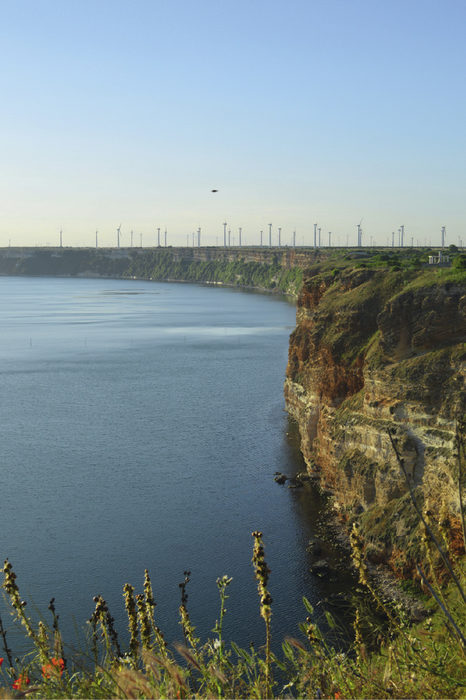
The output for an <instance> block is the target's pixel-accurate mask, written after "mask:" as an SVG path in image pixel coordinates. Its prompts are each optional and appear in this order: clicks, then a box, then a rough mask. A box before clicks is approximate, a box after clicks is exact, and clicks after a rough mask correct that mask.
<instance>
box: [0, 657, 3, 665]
mask: <svg viewBox="0 0 466 700" xmlns="http://www.w3.org/2000/svg"><path fill="white" fill-rule="evenodd" d="M2 663H3V656H0V666H1V665H2Z"/></svg>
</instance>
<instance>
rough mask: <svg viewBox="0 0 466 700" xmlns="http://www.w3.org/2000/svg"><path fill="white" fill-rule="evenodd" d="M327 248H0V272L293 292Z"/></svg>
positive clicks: (327, 253)
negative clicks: (156, 281) (303, 275)
mask: <svg viewBox="0 0 466 700" xmlns="http://www.w3.org/2000/svg"><path fill="white" fill-rule="evenodd" d="M329 254H330V253H329V252H328V251H320V250H315V249H306V248H301V249H294V248H266V247H262V248H261V247H259V248H253V247H249V248H220V247H204V248H184V247H180V248H172V247H166V248H165V247H163V248H158V247H157V248H60V247H56V248H40V247H37V248H36V247H33V248H16V247H15V248H0V274H3V275H51V276H56V275H58V276H82V277H96V276H98V277H113V278H115V277H116V278H119V277H122V278H138V279H152V280H158V281H183V282H203V283H207V284H226V285H229V286H238V287H248V288H254V289H261V290H267V291H276V292H281V293H285V294H290V295H292V296H297V293H298V291H299V289H300V288H301V283H302V271H303V269H305V268H306V267H309V265H311V264H313V263H315V262H316V260H319V259H320V260H322V259H324V258H325V257H327V256H328V255H329Z"/></svg>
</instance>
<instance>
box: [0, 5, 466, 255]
mask: <svg viewBox="0 0 466 700" xmlns="http://www.w3.org/2000/svg"><path fill="white" fill-rule="evenodd" d="M0 13H1V14H0V17H1V22H0V51H1V54H0V55H1V59H2V60H1V66H0V95H1V108H0V124H1V129H0V246H4V245H9V244H11V245H58V243H59V232H60V230H62V232H63V233H62V241H63V245H72V246H80V245H89V246H94V245H95V239H96V231H98V232H99V233H98V242H99V245H101V246H114V245H116V243H117V235H116V229H117V227H118V226H119V225H121V238H120V242H121V245H122V246H127V245H129V244H130V240H131V233H130V232H131V231H133V242H134V245H139V244H140V243H141V241H142V244H143V245H144V246H149V245H155V244H156V242H157V228H160V229H161V232H162V241H163V232H164V231H165V229H167V242H168V245H186V244H187V243H189V244H192V234H193V232H195V231H197V230H198V228H201V243H202V244H203V245H215V244H217V243H218V244H223V230H224V227H223V224H224V222H226V223H227V228H228V229H231V238H230V240H231V242H232V243H233V242H234V243H237V242H238V236H239V228H240V227H241V229H242V242H243V244H246V245H257V244H258V243H259V241H260V231H261V230H263V231H264V242H265V241H267V242H268V231H269V224H272V242H273V244H276V243H278V229H279V228H281V243H282V244H290V243H291V241H292V235H293V231H296V243H297V244H298V245H309V244H313V231H314V224H315V223H317V224H318V226H319V228H321V243H322V245H326V244H328V232H329V231H331V243H332V244H333V245H337V244H339V245H345V244H346V243H347V242H348V243H349V244H350V245H355V244H356V242H357V224H358V223H360V222H361V226H362V230H363V244H364V245H369V244H370V243H374V244H379V245H385V244H387V243H390V244H391V237H392V231H395V232H396V240H397V238H398V233H397V232H398V229H399V227H400V226H401V225H402V224H403V225H404V226H405V240H406V241H407V242H408V243H410V242H411V239H412V241H413V243H414V245H416V244H419V245H420V244H429V243H430V244H432V245H438V244H439V242H440V230H441V227H442V226H446V232H447V238H446V240H447V244H449V243H455V244H457V245H458V242H459V239H461V240H464V241H465V242H466V197H465V164H466V90H465V79H466V75H465V72H466V60H465V59H466V42H465V41H464V28H465V26H466V2H464V0H438V1H437V0H435V1H434V0H390V1H388V0H215V1H214V0H124V1H123V0H0ZM212 189H217V190H218V192H215V193H213V192H211V190H212ZM196 242H197V238H196Z"/></svg>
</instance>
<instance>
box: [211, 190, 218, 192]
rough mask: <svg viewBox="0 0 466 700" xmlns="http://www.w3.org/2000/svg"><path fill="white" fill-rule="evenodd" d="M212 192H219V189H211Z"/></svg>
mask: <svg viewBox="0 0 466 700" xmlns="http://www.w3.org/2000/svg"><path fill="white" fill-rule="evenodd" d="M210 191H211V192H218V190H210Z"/></svg>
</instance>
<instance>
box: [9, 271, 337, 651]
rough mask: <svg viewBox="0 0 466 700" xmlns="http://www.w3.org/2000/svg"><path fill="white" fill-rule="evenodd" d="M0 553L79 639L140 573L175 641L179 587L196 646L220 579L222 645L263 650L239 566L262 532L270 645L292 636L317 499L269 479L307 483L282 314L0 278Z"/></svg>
mask: <svg viewBox="0 0 466 700" xmlns="http://www.w3.org/2000/svg"><path fill="white" fill-rule="evenodd" d="M0 300H1V304H0V328H1V335H0V373H1V378H0V387H1V390H0V402H1V417H2V423H1V448H0V449H1V467H0V468H1V496H0V498H1V516H0V518H1V520H0V522H1V530H2V537H1V554H2V555H3V557H9V559H10V561H12V563H13V565H14V568H15V570H16V572H17V574H18V582H19V584H20V587H21V590H22V594H23V596H25V597H28V598H30V599H31V600H33V601H34V604H35V605H36V606H37V608H39V609H40V610H41V611H43V612H46V610H47V604H48V601H49V599H50V597H51V596H54V597H55V599H56V606H57V609H58V611H59V612H60V613H61V620H62V623H63V624H64V625H65V628H66V629H67V630H68V631H71V634H73V635H74V631H72V630H73V619H75V620H76V622H77V624H78V626H81V625H82V624H83V623H84V621H85V620H86V619H87V618H88V617H89V616H90V613H91V612H92V609H93V603H92V597H93V596H94V595H96V594H101V595H103V596H104V597H105V598H106V600H107V601H108V603H109V605H110V608H111V611H112V613H113V615H114V616H115V618H116V620H117V622H119V623H120V626H124V612H123V605H122V600H121V589H122V586H123V584H124V583H125V582H130V583H132V584H133V585H135V586H136V590H137V591H141V590H142V580H143V572H144V568H146V567H147V568H148V569H149V571H150V573H151V576H152V580H153V587H154V592H155V597H156V600H157V603H158V606H157V608H156V612H157V614H158V616H159V623H160V625H161V627H162V629H163V630H164V631H165V633H166V637H167V639H168V640H169V641H173V640H175V639H180V638H181V630H180V628H179V625H178V623H177V607H178V605H179V589H178V583H179V582H180V581H181V580H182V579H183V572H184V571H185V570H186V569H189V570H190V571H191V577H192V582H191V584H190V586H189V588H188V593H189V608H190V612H191V616H192V619H193V622H194V624H195V625H196V627H197V629H198V632H199V633H200V634H201V635H206V634H208V633H209V631H210V630H211V629H212V627H213V626H214V624H215V618H216V615H217V610H218V606H217V598H218V596H217V589H216V584H215V580H216V578H217V577H219V576H222V575H223V574H228V575H229V576H232V577H233V582H232V585H231V586H230V589H229V592H230V596H231V597H230V599H229V601H228V606H227V607H228V613H227V618H226V631H227V634H229V635H231V636H232V637H233V638H234V639H235V640H236V641H238V642H239V643H240V644H248V643H249V641H254V642H255V643H256V644H257V645H259V644H261V643H262V641H263V622H262V619H261V618H260V616H259V611H258V605H257V594H256V585H255V581H254V577H253V572H252V567H251V563H250V559H251V553H252V537H251V531H252V530H255V529H260V530H262V531H263V533H264V539H265V546H266V555H267V560H268V563H269V566H270V568H271V570H272V574H271V579H270V589H271V592H272V596H273V598H274V606H273V625H274V633H275V635H276V638H278V637H280V638H282V637H283V636H284V634H291V635H296V634H297V633H298V627H297V623H298V621H300V620H302V619H303V618H304V616H305V612H304V609H303V607H302V603H301V598H302V595H306V596H307V597H308V598H309V599H310V600H311V601H312V602H314V603H316V602H317V601H318V600H319V599H320V598H322V597H323V596H324V595H327V594H328V592H329V591H330V590H338V587H339V585H340V584H335V583H333V584H332V583H330V582H329V581H325V580H322V579H319V578H316V577H314V576H313V575H312V574H310V573H309V563H310V561H309V555H308V554H307V552H306V544H307V542H308V539H309V537H310V536H311V535H312V534H313V532H314V529H315V520H316V518H317V517H318V516H319V508H320V502H319V500H318V498H317V497H316V495H315V494H313V493H312V491H310V490H309V489H306V490H304V491H298V490H290V489H287V488H284V487H280V486H278V485H277V484H276V483H275V482H274V481H273V474H274V472H275V471H281V472H286V473H288V474H292V473H296V472H297V471H299V470H301V469H302V468H303V465H302V462H301V458H300V455H299V451H298V449H297V446H296V441H295V439H294V438H293V435H292V432H293V431H292V430H291V431H290V425H289V423H288V419H287V416H286V414H285V412H284V400H283V380H284V372H285V367H286V361H287V351H288V338H289V334H290V332H291V330H292V329H293V327H294V323H295V308H294V305H293V304H291V303H289V302H287V301H286V300H284V299H282V300H280V299H278V298H276V297H272V296H267V295H260V294H253V293H245V292H241V291H236V290H232V289H222V288H220V289H219V288H210V287H202V286H194V285H188V284H161V283H160V284H159V283H154V282H142V281H132V280H128V281H118V280H98V279H97V280H94V279H91V280H87V279H49V278H5V277H4V278H0Z"/></svg>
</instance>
